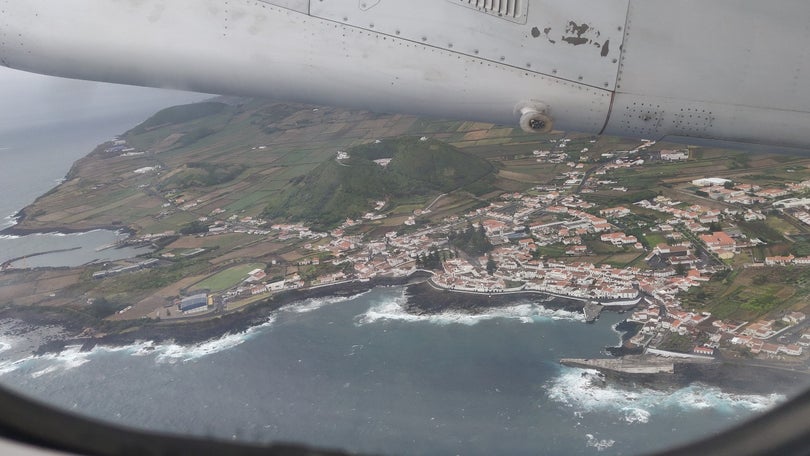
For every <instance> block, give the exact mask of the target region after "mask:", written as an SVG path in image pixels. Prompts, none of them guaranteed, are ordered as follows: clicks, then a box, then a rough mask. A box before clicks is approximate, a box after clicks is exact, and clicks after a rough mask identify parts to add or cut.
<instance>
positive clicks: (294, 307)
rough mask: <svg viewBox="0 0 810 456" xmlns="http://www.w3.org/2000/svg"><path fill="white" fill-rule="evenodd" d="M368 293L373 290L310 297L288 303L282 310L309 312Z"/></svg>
mask: <svg viewBox="0 0 810 456" xmlns="http://www.w3.org/2000/svg"><path fill="white" fill-rule="evenodd" d="M368 293H371V290H369V291H365V292H363V293H359V294H356V295H351V296H329V297H325V298H310V299H306V300H304V301H300V302H294V303H291V304H287V305H285V306H283V307H282V308H281V310H284V311H288V312H293V313H309V312H312V311H315V310H318V309H320V308H322V307H326V306H329V305H332V304H338V303H341V302H346V301H351V300H354V299H357V298H359V297H360V296H363V295H365V294H368Z"/></svg>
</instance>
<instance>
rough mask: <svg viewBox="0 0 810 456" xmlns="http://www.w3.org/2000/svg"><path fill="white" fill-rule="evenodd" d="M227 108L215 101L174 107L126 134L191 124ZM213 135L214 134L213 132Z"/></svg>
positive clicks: (159, 113) (160, 112)
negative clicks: (186, 123)
mask: <svg viewBox="0 0 810 456" xmlns="http://www.w3.org/2000/svg"><path fill="white" fill-rule="evenodd" d="M227 107H228V105H226V104H224V103H217V102H213V101H208V102H201V103H192V104H187V105H180V106H172V107H171V108H166V109H163V110H161V111H158V112H157V113H156V114H155V115H153V116H152V117H150V118H148V119H146V120H145V121H144V122H143V123H141V124H140V125H138V126H137V127H135V128H133V129H132V130H130V131H128V132H127V133H126V134H133V135H138V134H141V133H144V132H147V131H149V130H152V129H154V128H159V127H163V126H166V125H175V124H181V123H185V122H191V121H192V120H196V119H201V118H203V117H207V116H211V115H214V114H218V113H220V112H222V110H223V109H225V108H227ZM211 133H213V131H212V132H211ZM211 133H209V134H211Z"/></svg>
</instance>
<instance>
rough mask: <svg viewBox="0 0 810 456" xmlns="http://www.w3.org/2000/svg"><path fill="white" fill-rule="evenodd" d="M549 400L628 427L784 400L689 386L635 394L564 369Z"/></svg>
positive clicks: (594, 376) (763, 406)
mask: <svg viewBox="0 0 810 456" xmlns="http://www.w3.org/2000/svg"><path fill="white" fill-rule="evenodd" d="M546 392H547V394H548V397H549V398H550V399H551V400H553V401H555V402H558V403H559V404H561V405H563V406H565V407H569V408H571V409H573V410H574V413H575V415H577V414H579V415H578V416H581V415H582V414H583V413H589V412H614V413H616V414H618V415H619V416H621V418H622V419H623V420H624V421H625V422H627V423H629V424H636V423H647V422H649V421H650V418H651V417H652V416H654V415H655V414H656V413H658V412H666V411H668V410H669V411H671V410H672V409H681V410H687V411H694V410H703V409H712V410H717V411H721V412H723V413H734V412H740V411H762V410H766V409H769V408H771V407H774V406H775V405H777V404H779V403H780V402H782V401H784V400H785V399H786V398H785V396H784V395H781V394H769V395H757V394H731V393H726V392H723V391H722V390H721V389H720V388H717V387H713V386H706V385H700V384H692V385H690V386H688V387H685V388H681V389H679V390H676V391H674V392H668V391H657V390H653V389H647V388H637V389H634V390H628V389H624V388H622V387H619V386H615V385H611V384H605V383H604V382H603V381H602V379H601V377H600V375H599V373H598V372H597V371H595V370H589V369H578V368H563V370H562V372H561V373H560V375H558V376H557V377H556V378H554V379H553V380H551V381H550V382H549V383H548V384H546Z"/></svg>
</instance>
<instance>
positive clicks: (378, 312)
mask: <svg viewBox="0 0 810 456" xmlns="http://www.w3.org/2000/svg"><path fill="white" fill-rule="evenodd" d="M406 301H407V297H406V296H405V293H404V291H403V293H402V295H401V296H399V297H397V298H395V299H393V300H388V301H384V302H381V303H378V304H375V305H373V306H371V308H369V309H368V310H367V311H366V312H365V313H363V314H361V315H358V316H356V317H355V324H357V325H364V324H371V323H376V322H380V321H405V322H428V323H433V324H438V325H450V324H461V325H468V326H472V325H476V324H478V323H480V322H482V321H486V320H494V319H499V318H501V319H511V320H519V321H521V322H523V323H535V322H540V321H548V320H574V321H585V316H584V315H583V314H581V313H579V312H569V311H566V310H553V309H547V308H545V307H543V306H541V305H538V304H533V303H524V304H516V305H512V306H508V307H498V308H493V309H488V310H486V311H484V312H481V313H477V314H469V313H463V312H458V311H449V312H443V313H441V314H434V315H414V314H411V313H408V312H406V311H405V308H404V306H405V303H406Z"/></svg>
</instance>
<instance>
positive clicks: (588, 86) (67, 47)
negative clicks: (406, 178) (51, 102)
mask: <svg viewBox="0 0 810 456" xmlns="http://www.w3.org/2000/svg"><path fill="white" fill-rule="evenodd" d="M0 12H2V14H1V15H0V64H2V65H5V66H8V67H12V68H18V69H21V70H26V71H32V72H37V73H43V74H50V75H56V76H64V77H69V78H78V79H88V80H96V81H107V82H116V83H123V84H134V85H143V86H152V87H165V88H176V89H186V90H193V91H199V92H207V93H218V94H235V95H259V96H268V97H273V98H278V99H285V100H294V101H302V102H312V103H318V104H331V105H338V106H346V107H355V108H364V109H371V110H375V111H386V112H402V113H413V114H420V115H429V116H438V117H448V118H459V119H469V120H481V121H487V122H495V123H502V124H513V125H517V124H518V123H520V124H521V126H523V127H524V128H525V129H527V130H534V131H548V130H549V129H551V128H552V127H553V128H555V129H564V130H577V131H584V132H592V133H606V134H615V135H627V136H635V137H640V138H649V139H661V138H664V137H673V136H674V137H685V138H687V140H691V139H696V138H703V139H709V140H725V141H735V142H743V143H758V144H766V145H780V146H790V147H802V148H806V147H808V146H810V128H807V126H808V125H810V77H808V73H810V58H809V57H808V55H807V54H808V52H809V51H808V50H807V49H808V44H810V27H808V26H807V18H808V17H810V3H807V2H806V1H803V0H785V1H780V2H778V3H777V4H773V3H768V2H762V1H755V0H712V1H705V0H681V1H677V2H673V1H671V0H409V1H402V0H265V1H259V0H0Z"/></svg>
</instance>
